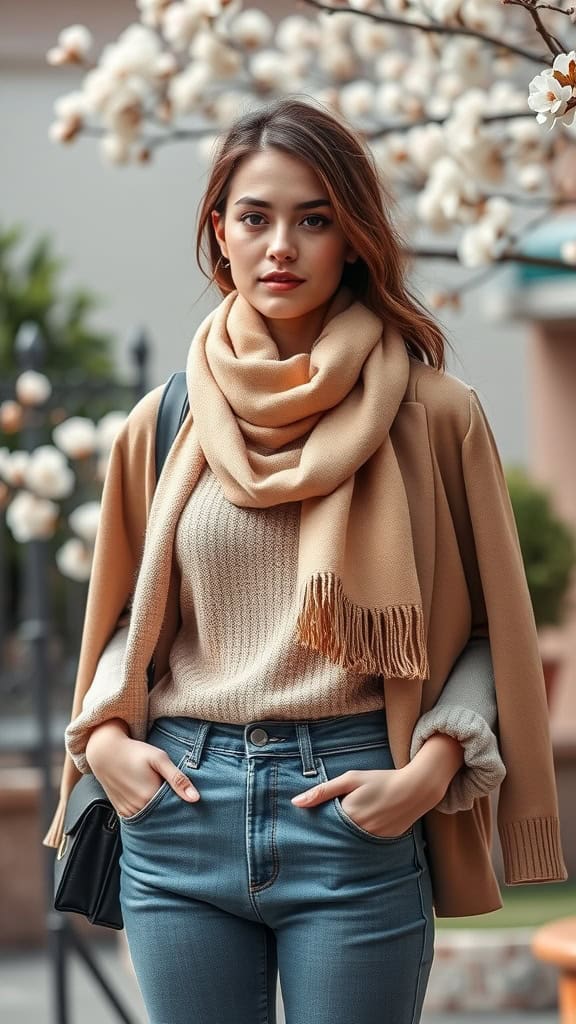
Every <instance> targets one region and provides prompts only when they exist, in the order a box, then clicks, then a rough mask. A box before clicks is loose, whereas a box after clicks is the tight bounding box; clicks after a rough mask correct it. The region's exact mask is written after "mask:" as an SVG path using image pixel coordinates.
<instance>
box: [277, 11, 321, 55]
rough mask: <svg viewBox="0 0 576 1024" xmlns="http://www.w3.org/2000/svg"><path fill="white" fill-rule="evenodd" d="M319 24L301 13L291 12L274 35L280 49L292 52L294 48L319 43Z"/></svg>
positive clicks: (302, 47)
mask: <svg viewBox="0 0 576 1024" xmlns="http://www.w3.org/2000/svg"><path fill="white" fill-rule="evenodd" d="M318 37H319V33H318V25H317V23H316V22H313V21H311V20H310V19H309V18H303V17H302V16H301V15H300V14H291V15H289V16H288V17H287V18H283V19H282V21H281V22H280V24H279V25H278V28H277V29H276V34H275V36H274V42H275V43H276V46H277V47H278V49H279V50H284V51H285V52H286V53H291V52H292V51H293V50H296V51H300V50H306V49H309V48H311V47H314V46H317V45H318Z"/></svg>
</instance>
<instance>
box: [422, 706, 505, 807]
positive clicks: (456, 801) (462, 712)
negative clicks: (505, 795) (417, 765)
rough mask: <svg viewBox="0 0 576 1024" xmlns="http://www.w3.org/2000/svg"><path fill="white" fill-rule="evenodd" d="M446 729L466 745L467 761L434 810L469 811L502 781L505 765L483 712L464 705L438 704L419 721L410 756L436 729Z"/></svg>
mask: <svg viewBox="0 0 576 1024" xmlns="http://www.w3.org/2000/svg"><path fill="white" fill-rule="evenodd" d="M438 732H440V733H445V734H446V735H448V736H452V737H453V738H454V739H456V740H458V741H459V742H460V743H461V744H462V746H463V748H464V764H463V765H462V767H461V768H460V770H459V771H458V772H457V773H456V775H455V776H454V778H453V779H452V781H451V783H450V785H449V786H448V789H447V790H446V793H445V794H444V796H443V798H442V800H441V801H440V803H439V804H437V805H436V807H435V808H434V810H436V811H442V812H443V813H444V814H455V813H456V812H457V811H468V810H470V808H471V807H472V805H473V803H474V801H475V800H476V799H477V798H478V797H481V796H486V794H487V793H491V792H492V790H493V789H496V788H497V786H499V785H500V783H501V782H502V780H503V779H504V777H505V775H506V768H505V767H504V763H503V761H502V758H501V757H500V752H499V750H498V742H497V740H496V736H495V735H494V733H493V732H492V730H491V728H490V726H489V725H488V723H487V722H486V720H485V719H484V718H483V717H482V715H479V714H477V712H475V711H471V710H470V709H469V708H464V707H455V706H451V707H442V706H441V705H437V706H436V707H433V708H431V710H430V711H427V712H426V713H425V714H424V715H422V717H421V718H420V719H419V720H418V722H417V723H416V727H415V729H414V732H413V733H412V743H411V746H410V760H413V758H414V757H415V756H416V754H417V753H418V751H419V750H420V748H421V747H422V746H423V745H424V743H425V742H426V740H428V739H429V738H430V737H431V736H433V735H434V733H438Z"/></svg>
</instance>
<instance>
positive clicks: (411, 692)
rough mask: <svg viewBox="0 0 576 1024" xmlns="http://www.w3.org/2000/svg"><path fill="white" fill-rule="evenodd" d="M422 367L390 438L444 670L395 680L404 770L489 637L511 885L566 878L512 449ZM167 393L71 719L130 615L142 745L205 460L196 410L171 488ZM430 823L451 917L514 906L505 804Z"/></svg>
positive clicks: (107, 498)
mask: <svg viewBox="0 0 576 1024" xmlns="http://www.w3.org/2000/svg"><path fill="white" fill-rule="evenodd" d="M410 362H411V371H410V378H409V383H408V387H407V390H406V394H405V397H404V401H403V402H402V404H401V405H400V407H399V410H398V413H397V415H396V418H395V420H394V423H393V426H392V429H391V432H390V436H391V439H392V441H393V444H394V448H395V451H396V455H397V458H398V462H399V465H400V469H401V472H402V475H403V478H404V483H405V487H406V493H407V497H408V502H409V507H410V515H411V522H412V531H413V540H414V551H415V556H416V567H417V572H418V577H419V581H420V587H421V593H422V599H423V606H424V613H425V623H426V629H427V647H428V659H429V665H430V675H429V678H427V679H425V680H423V681H412V680H407V679H388V678H383V687H384V699H385V704H386V716H387V724H388V732H389V741H390V746H391V752H392V756H393V759H394V764H395V766H396V768H400V767H402V766H403V765H405V764H406V763H407V762H408V761H409V758H410V741H411V737H412V732H413V729H414V726H415V723H416V721H417V720H418V718H419V717H420V716H421V715H422V714H423V713H424V712H425V711H427V710H428V709H430V708H431V707H432V706H433V705H434V704H435V703H436V700H437V698H438V695H439V693H440V692H441V690H442V688H443V686H444V683H445V682H446V680H447V678H448V676H449V674H450V670H451V668H452V666H453V664H454V662H455V661H456V659H457V657H458V655H459V654H460V652H461V651H462V649H463V648H464V646H465V645H466V643H467V640H468V638H469V637H470V636H474V635H475V636H489V639H490V648H491V654H492V660H493V666H494V677H495V687H496V699H497V705H498V722H499V745H500V752H501V756H502V760H503V761H504V764H505V766H506V772H507V774H506V778H505V779H504V782H503V783H502V786H501V788H500V792H499V799H498V811H497V825H498V831H499V836H500V842H501V845H502V851H503V858H504V870H505V881H506V883H507V884H518V883H523V882H538V881H559V880H563V879H565V878H566V877H567V875H566V869H565V866H564V862H563V858H562V850H561V844H560V833H559V821H558V807H557V797H556V788H555V780H554V770H553V761H552V751H551V745H550V736H549V726H548V710H547V703H546V696H545V690H544V680H543V674H542V666H541V659H540V654H539V648H538V641H537V635H536V627H535V623H534V616H533V612H532V606H531V603H530V597H529V593H528V589H527V584H526V577H525V574H524V569H523V564H522V557H521V553H520V548H519V544H518V536H517V532H516V526H515V521H514V517H513V513H512V508H511V505H510V500H509V496H508V491H507V488H506V483H505V479H504V475H503V471H502V466H501V462H500V458H499V455H498V451H497V448H496V445H495V442H494V438H493V435H492V432H491V430H490V426H489V424H488V422H487V419H486V416H485V414H484V411H483V409H482V406H481V404H480V401H479V399H478V396H477V395H476V393H475V391H474V390H473V389H472V388H470V387H469V386H468V385H466V384H465V383H463V382H461V381H460V380H458V379H457V378H456V377H453V376H451V375H449V374H447V373H441V372H438V371H436V370H434V369H432V368H431V367H429V366H426V365H425V364H423V363H421V362H419V361H418V360H417V359H414V358H411V360H410ZM161 394H162V387H159V388H155V389H154V390H153V391H151V392H150V393H149V394H148V395H146V396H145V397H144V398H143V399H142V400H141V401H140V402H139V403H138V405H137V406H136V407H135V408H134V409H133V410H132V412H131V414H130V416H129V417H128V420H127V422H126V424H125V425H124V427H123V429H122V431H121V432H120V434H119V436H118V438H117V440H116V443H115V445H114V448H113V452H112V455H111V459H110V464H109V469H108V474H107V478H106V482H105V486H104V492H103V500H102V513H101V521H100V528H99V531H98V537H97V541H96V548H95V554H94V564H93V570H92V576H91V580H90V587H89V594H88V603H87V610H86V618H85V623H84V632H83V638H82V646H81V652H80V659H79V666H78V675H77V680H76V688H75V693H74V700H73V706H72V715H71V718H72V719H74V718H75V717H76V716H77V715H78V714H79V713H80V711H81V710H82V702H83V698H84V695H85V693H86V691H87V690H88V688H89V687H90V684H91V681H92V679H93V677H94V673H95V670H96V666H97V663H98V660H99V658H100V655H101V653H102V651H103V649H104V647H105V646H106V644H107V643H108V641H109V640H110V638H111V637H112V635H113V634H114V632H115V630H116V629H117V628H118V625H119V624H120V623H123V622H127V621H128V611H129V621H130V629H129V632H128V640H127V647H126V658H125V664H124V672H123V675H122V678H121V679H120V680H117V681H115V683H111V697H110V704H109V710H110V714H109V717H116V714H118V716H119V717H122V718H126V717H127V716H126V713H125V706H126V693H127V692H128V693H129V695H130V706H131V714H130V716H129V717H130V721H129V722H128V724H129V726H130V729H131V735H132V736H133V737H134V738H136V739H145V738H146V735H147V728H148V716H147V701H148V690H147V680H146V669H147V666H148V663H149V661H150V660H151V658H152V657H153V656H154V661H155V675H154V678H155V681H159V680H161V679H162V677H163V676H164V675H165V674H166V673H167V672H168V671H169V665H168V655H169V651H170V647H171V645H172V642H173V640H174V638H175V636H176V632H177V629H178V625H179V605H178V586H179V580H178V569H177V566H176V563H175V560H174V558H173V539H174V532H175V529H176V525H177V522H178V518H179V515H180V513H181V511H182V508H183V507H184V504H185V502H186V500H187V498H188V496H189V493H190V486H191V485H190V480H191V479H192V480H194V479H196V478H197V476H198V473H199V471H200V468H201V465H203V464H204V460H203V456H202V454H201V452H199V450H198V447H197V445H196V444H195V443H194V444H193V443H192V434H191V431H190V427H191V416H190V414H188V416H187V418H186V420H185V422H184V424H183V427H182V429H181V431H180V433H179V435H178V438H177V440H176V442H175V443H174V445H173V446H172V449H171V451H170V454H169V455H168V458H167V460H166V464H165V467H164V470H163V472H162V474H161V477H160V480H159V482H158V486H157V487H156V479H155V468H154V444H155V428H156V416H157V410H158V405H159V402H160V398H161ZM115 700H117V702H118V703H117V706H116V707H115ZM120 707H122V708H123V709H124V710H123V711H122V713H120V711H118V710H117V709H118V708H120ZM78 778H79V772H78V769H77V768H76V766H75V765H74V763H73V762H72V761H71V759H70V756H69V755H68V754H67V755H66V759H65V763H64V768H63V772H62V781H61V789H60V802H59V805H58V808H57V810H56V813H55V816H54V819H53V822H52V825H51V827H50V829H49V831H48V833H47V835H46V836H45V838H44V843H45V845H51V846H52V845H58V842H59V840H60V837H61V834H62V825H63V813H64V807H65V803H66V799H67V796H68V794H69V793H70V791H71V789H72V787H73V785H74V784H75V782H76V781H77V779H78ZM424 826H425V834H426V839H427V843H428V849H427V852H428V858H429V862H430V871H431V876H432V884H433V892H434V902H435V910H436V914H437V915H438V916H444V917H451V916H459V915H464V914H482V913H486V912H488V911H491V910H496V909H497V908H498V907H500V906H501V905H502V904H501V898H500V892H499V888H498V884H497V881H496V878H495V875H494V870H493V866H492V862H491V854H490V851H491V839H492V811H491V804H490V799H489V798H488V797H480V798H478V799H477V800H476V801H475V802H474V806H473V807H472V809H471V810H469V811H461V812H457V813H455V814H446V813H441V812H440V811H438V810H432V811H430V812H429V813H428V814H426V815H425V817H424Z"/></svg>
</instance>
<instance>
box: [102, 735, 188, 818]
mask: <svg viewBox="0 0 576 1024" xmlns="http://www.w3.org/2000/svg"><path fill="white" fill-rule="evenodd" d="M86 760H87V761H88V764H89V765H90V767H91V769H92V771H93V773H94V775H95V776H96V778H97V779H98V781H99V782H100V784H101V785H102V786H103V788H104V789H105V791H106V793H107V795H108V797H109V799H110V801H111V803H112V806H113V807H114V808H115V810H116V811H117V813H118V814H119V815H120V816H121V817H123V818H128V817H130V816H131V815H132V814H137V813H138V811H140V810H141V809H142V808H143V807H144V805H145V804H147V803H148V801H149V800H150V799H151V797H152V796H153V795H154V793H155V792H156V790H157V789H159V787H160V786H161V785H162V782H163V781H164V779H166V781H167V782H168V783H169V784H170V786H171V787H172V789H173V790H174V792H175V793H176V795H177V796H179V797H181V798H182V799H183V800H186V801H187V802H188V803H194V802H195V801H196V800H199V798H200V794H199V793H198V790H197V789H196V788H195V787H194V786H193V785H192V783H191V782H190V780H189V779H188V778H187V777H186V776H185V775H184V773H183V772H181V771H179V769H178V768H177V767H176V765H175V764H174V762H173V761H171V760H170V758H169V756H168V754H167V753H166V752H165V751H164V750H160V749H159V748H158V747H154V746H153V745H152V744H151V743H145V742H141V741H140V740H133V739H132V738H131V737H130V736H129V735H128V727H127V725H126V723H125V722H123V721H122V720H121V719H118V718H114V719H110V720H109V721H107V722H103V723H102V725H99V726H97V727H96V728H95V729H93V730H92V732H91V733H90V736H89V737H88V742H87V744H86Z"/></svg>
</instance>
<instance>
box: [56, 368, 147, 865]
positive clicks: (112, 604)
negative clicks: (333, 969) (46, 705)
mask: <svg viewBox="0 0 576 1024" xmlns="http://www.w3.org/2000/svg"><path fill="white" fill-rule="evenodd" d="M161 394H162V386H161V387H158V388H155V389H154V390H153V391H151V392H150V393H149V394H148V395H146V396H145V397H144V398H143V399H141V401H140V402H138V404H137V405H136V406H135V407H134V409H133V410H132V412H131V413H130V415H129V416H128V418H127V420H126V422H125V424H124V426H123V428H122V430H121V431H120V432H119V434H118V436H117V438H116V440H115V443H114V445H113V448H112V452H111V454H110V460H109V463H108V469H107V473H106V479H105V481H104V487H103V491H102V503H101V510H100V520H99V524H98V532H97V536H96V542H95V545H94V559H93V563H92V572H91V575H90V583H89V587H88V598H87V602H86V613H85V616H84V627H83V631H82V641H81V645H80V655H79V660H78V669H77V674H76V683H75V687H74V696H73V701H72V711H71V719H72V720H74V719H76V718H77V717H78V716H79V715H80V713H81V711H82V706H83V703H84V698H85V697H86V694H87V693H88V691H89V689H90V686H91V684H92V681H93V679H94V676H95V674H96V669H97V666H98V661H99V659H100V656H101V655H102V652H103V651H104V649H105V647H106V645H107V644H108V643H109V641H110V639H111V637H112V636H113V635H114V633H115V632H116V630H117V629H118V628H119V627H121V626H122V624H123V623H125V622H126V621H127V618H128V613H129V607H130V602H131V598H132V593H133V590H134V586H135V584H136V578H137V575H138V568H139V565H140V560H141V557H142V551H143V547H144V536H145V532H146V522H147V516H148V510H149V508H150V504H151V502H152V497H153V493H154V487H155V482H156V481H155V463H154V445H155V427H156V415H157V411H158V405H159V401H160V397H161ZM81 774H82V773H81V772H80V771H79V769H78V767H77V766H76V765H75V764H74V762H73V761H72V759H71V757H70V754H69V753H68V752H66V755H65V758H64V765H63V769H62V775H61V781H60V798H59V801H58V805H57V808H56V811H55V814H54V817H53V819H52V822H51V824H50V827H49V829H48V831H47V833H46V835H45V836H44V838H43V840H42V842H43V845H44V846H58V845H59V842H60V839H61V836H62V828H63V822H64V811H65V808H66V802H67V799H68V796H69V794H70V792H71V791H72V789H73V787H74V785H75V784H76V782H77V781H78V779H79V778H80V775H81Z"/></svg>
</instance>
